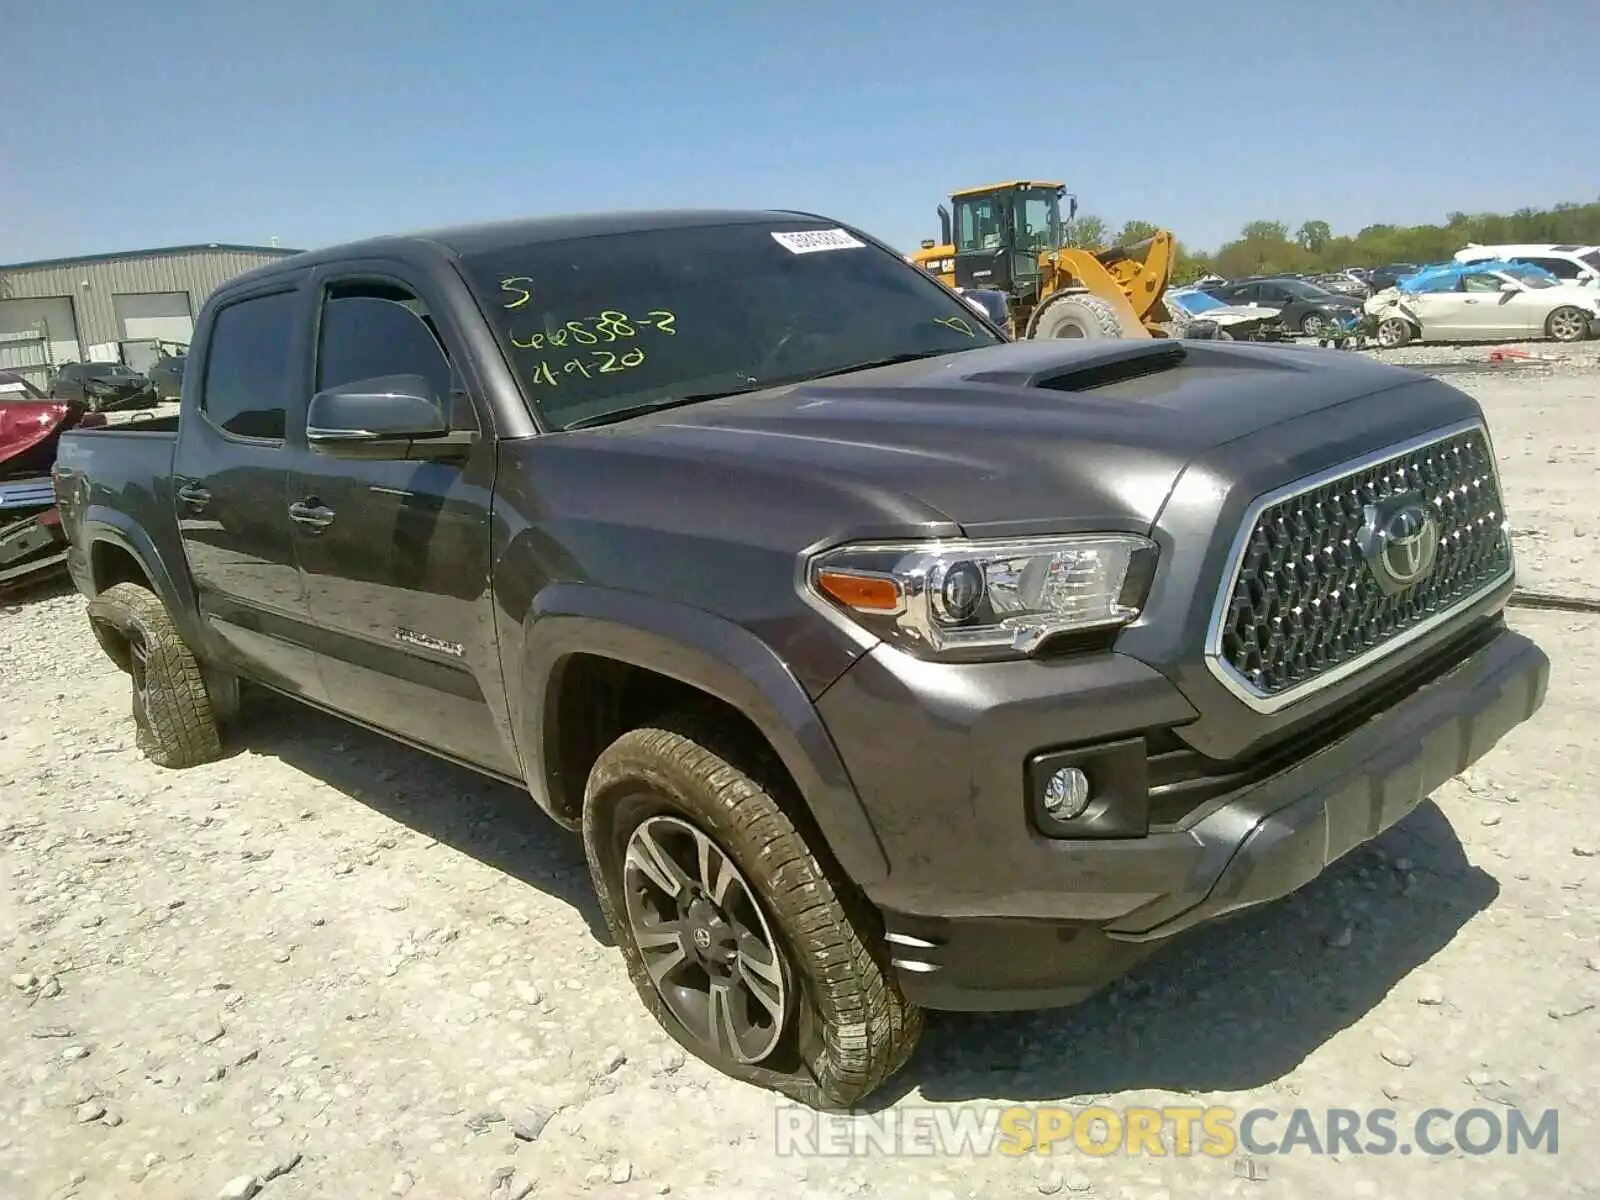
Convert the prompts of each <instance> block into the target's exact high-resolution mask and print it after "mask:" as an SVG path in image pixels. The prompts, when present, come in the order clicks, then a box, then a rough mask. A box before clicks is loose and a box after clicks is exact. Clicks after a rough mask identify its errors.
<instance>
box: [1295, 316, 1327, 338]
mask: <svg viewBox="0 0 1600 1200" xmlns="http://www.w3.org/2000/svg"><path fill="white" fill-rule="evenodd" d="M1332 328H1333V322H1331V321H1329V320H1328V319H1327V318H1326V317H1324V316H1323V315H1322V314H1321V313H1315V312H1309V313H1307V314H1306V315H1305V316H1304V317H1302V318H1301V319H1300V332H1301V333H1303V334H1305V335H1306V336H1307V337H1323V336H1325V335H1326V334H1327V333H1328V332H1329V331H1331V329H1332Z"/></svg>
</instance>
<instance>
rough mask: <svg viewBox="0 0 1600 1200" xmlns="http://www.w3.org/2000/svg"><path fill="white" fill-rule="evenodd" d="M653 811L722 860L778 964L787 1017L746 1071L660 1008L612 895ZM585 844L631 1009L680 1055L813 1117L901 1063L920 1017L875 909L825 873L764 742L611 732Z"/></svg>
mask: <svg viewBox="0 0 1600 1200" xmlns="http://www.w3.org/2000/svg"><path fill="white" fill-rule="evenodd" d="M782 801H788V802H789V806H788V808H787V809H786V807H785V804H784V803H783V802H782ZM662 813H666V814H672V815H674V816H677V817H679V818H682V819H685V820H688V821H689V822H690V823H692V824H693V825H695V826H696V827H697V828H698V829H699V830H700V831H701V832H702V833H704V834H706V835H708V836H709V837H710V838H711V840H712V841H713V842H714V843H715V844H716V846H717V848H718V849H719V850H720V851H722V852H723V853H724V854H725V855H727V857H728V858H729V859H731V860H732V862H733V864H734V865H735V866H736V867H737V868H738V869H739V871H740V872H741V873H743V875H744V876H745V878H746V879H747V880H748V881H749V883H750V885H751V887H752V889H753V891H754V893H755V895H756V897H757V902H758V903H759V904H760V905H761V907H762V910H763V913H764V915H765V917H766V919H767V922H768V925H769V926H770V927H771V930H772V932H773V934H774V936H775V939H776V940H777V942H778V943H779V946H780V949H781V956H782V957H783V958H785V959H786V960H787V962H786V966H787V971H786V978H789V979H792V980H793V983H794V986H793V988H792V989H791V992H792V994H793V995H794V997H795V1000H794V1002H792V1003H791V1005H790V1008H791V1009H792V1010H793V1011H792V1012H791V1014H790V1016H789V1017H788V1018H787V1020H786V1028H785V1030H784V1032H783V1035H782V1037H781V1039H780V1040H779V1041H778V1043H777V1045H776V1047H775V1048H774V1049H773V1050H772V1051H771V1053H769V1054H768V1055H767V1056H766V1058H764V1059H763V1060H762V1061H761V1062H759V1063H757V1064H755V1065H747V1064H744V1063H740V1062H737V1061H735V1060H732V1059H731V1058H727V1057H725V1056H724V1057H721V1058H719V1057H715V1056H713V1055H710V1054H708V1053H707V1048H706V1047H705V1046H704V1045H703V1044H702V1043H701V1042H700V1041H699V1040H698V1039H697V1038H695V1036H694V1035H693V1034H692V1033H690V1032H689V1031H688V1030H687V1029H686V1028H684V1026H683V1025H682V1024H681V1023H680V1022H679V1021H678V1019H677V1018H676V1017H675V1016H674V1015H673V1014H672V1012H671V1011H670V1010H669V1009H668V1008H667V1006H666V1004H665V1003H664V1002H663V1000H662V998H661V996H660V994H659V993H658V992H657V990H656V987H655V985H654V983H653V982H652V981H651V978H650V975H649V973H648V971H647V970H646V967H645V961H644V957H643V955H642V954H641V952H640V950H639V948H638V945H637V943H636V942H635V940H634V937H633V933H632V926H631V923H630V921H629V919H628V916H627V913H626V908H625V898H624V896H623V894H622V878H623V871H622V863H623V856H624V851H625V848H626V846H627V844H628V839H629V837H630V836H631V835H632V833H633V831H634V830H635V829H637V828H638V826H639V825H640V824H641V823H643V822H644V821H645V820H646V819H647V818H649V817H651V816H655V815H657V814H662ZM583 842H584V850H585V853H586V854H587V856H588V860H589V870H590V874H591V875H592V876H593V878H594V884H595V889H596V891H597V892H598V893H599V898H600V907H601V910H602V912H603V913H604V915H605V920H606V924H607V926H608V927H609V928H610V930H611V934H612V936H613V938H614V939H615V940H616V943H617V945H618V946H619V947H620V948H621V950H622V954H623V958H624V961H625V962H626V964H627V968H628V974H629V976H630V977H631V978H632V980H633V984H634V987H635V988H636V989H637V991H638V993H639V997H640V999H641V1000H642V1001H643V1003H644V1005H645V1007H646V1008H647V1009H649V1011H650V1012H651V1014H652V1015H653V1016H654V1017H655V1018H656V1020H657V1021H658V1022H659V1023H660V1024H661V1026H662V1027H663V1028H664V1029H665V1030H666V1031H667V1033H668V1034H670V1035H671V1036H672V1037H673V1038H674V1040H676V1041H677V1042H678V1043H679V1044H680V1045H681V1046H683V1048H684V1049H685V1050H686V1051H688V1052H689V1053H692V1054H694V1055H695V1056H696V1057H698V1058H700V1059H702V1060H703V1061H706V1062H708V1063H710V1064H711V1065H712V1066H714V1067H716V1068H717V1069H718V1070H720V1071H723V1072H724V1073H726V1074H728V1075H731V1076H733V1077H734V1078H736V1079H741V1080H743V1081H745V1082H747V1083H752V1084H755V1085H756V1086H758V1087H766V1088H770V1089H772V1090H773V1091H776V1092H779V1093H780V1094H783V1095H785V1096H788V1097H790V1098H791V1099H794V1100H797V1101H799V1102H801V1103H803V1104H807V1105H810V1106H811V1107H813V1108H823V1109H839V1108H848V1107H850V1106H852V1105H855V1104H857V1103H859V1102H860V1101H861V1100H863V1099H864V1098H865V1097H867V1096H868V1095H870V1094H871V1093H872V1092H874V1091H876V1090H877V1089H878V1088H879V1087H881V1086H882V1085H883V1084H884V1083H885V1082H887V1081H888V1080H889V1079H890V1078H891V1077H892V1076H893V1075H895V1074H896V1073H897V1072H898V1071H899V1070H900V1069H901V1068H902V1067H903V1066H904V1065H905V1064H906V1062H907V1061H908V1060H909V1059H910V1057H911V1055H912V1053H913V1051H914V1050H915V1049H916V1046H917V1042H918V1039H919V1038H920V1037H921V1033H922V1011H921V1010H920V1009H918V1008H917V1007H915V1006H914V1005H912V1004H910V1003H909V1002H908V1001H907V1000H906V999H905V997H904V996H903V995H902V994H901V993H900V990H899V987H898V985H897V984H896V982H895V980H894V976H893V973H892V968H891V967H890V966H889V963H888V953H887V943H886V942H885V941H884V938H883V930H882V924H881V922H880V920H879V918H878V916H877V913H876V912H875V911H874V910H873V909H872V908H871V906H870V905H869V904H868V903H867V902H866V901H865V899H864V898H862V897H860V896H859V894H858V893H857V892H856V891H855V890H854V889H853V888H852V887H851V885H850V884H849V883H848V881H846V880H845V879H844V877H843V875H842V873H841V872H840V871H839V869H838V868H837V866H836V865H834V864H833V862H832V859H831V857H830V856H829V855H828V854H827V853H826V850H825V848H824V847H823V844H822V840H821V837H820V835H819V834H818V833H817V832H816V830H815V829H814V827H813V826H812V825H811V823H810V821H809V820H808V819H807V817H806V815H805V813H804V810H803V809H802V808H800V807H799V804H798V798H797V797H795V796H794V789H793V786H792V784H791V783H790V782H789V780H788V776H787V774H786V773H785V772H784V770H783V767H782V765H781V764H780V763H778V762H777V761H776V759H775V758H774V756H773V754H772V752H771V751H770V749H768V748H767V747H766V746H765V744H764V743H761V742H759V741H757V740H755V739H754V738H752V737H750V736H747V735H742V734H741V733H739V732H737V731H730V730H729V728H728V727H727V725H726V723H725V722H721V721H719V720H717V718H715V717H714V716H710V717H708V716H703V715H700V714H697V713H689V712H686V713H678V714H674V715H671V716H668V717H665V718H662V719H659V720H656V721H654V722H652V724H651V725H650V726H648V727H644V728H639V729H634V730H631V731H630V732H628V733H625V734H623V735H622V736H621V737H619V738H618V739H617V740H616V741H615V742H613V743H612V744H611V745H610V746H609V747H607V748H606V749H605V750H604V751H603V752H602V753H601V755H600V757H599V759H598V760H597V761H596V762H595V764H594V767H593V769H592V770H591V771H590V774H589V781H588V785H587V787H586V789H585V794H584V811H583Z"/></svg>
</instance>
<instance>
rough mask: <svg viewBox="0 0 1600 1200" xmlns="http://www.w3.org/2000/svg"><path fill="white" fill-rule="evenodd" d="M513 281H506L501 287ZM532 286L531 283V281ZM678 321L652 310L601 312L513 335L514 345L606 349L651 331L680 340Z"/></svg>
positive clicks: (659, 311) (612, 310) (666, 313)
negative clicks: (637, 313)
mask: <svg viewBox="0 0 1600 1200" xmlns="http://www.w3.org/2000/svg"><path fill="white" fill-rule="evenodd" d="M511 282H513V281H512V280H509V279H507V280H504V281H502V283H501V285H500V286H501V287H504V286H505V285H506V284H507V283H511ZM530 282H531V281H530ZM522 303H524V301H523V300H518V301H517V302H516V303H515V304H508V305H506V307H507V308H516V307H517V305H518V304H522ZM677 323H678V318H677V316H676V314H674V313H672V312H670V311H668V310H667V309H664V308H652V309H651V310H650V311H649V312H647V313H646V314H645V315H644V316H642V317H630V316H629V315H628V314H627V313H625V312H623V311H622V310H621V309H616V308H607V309H602V310H601V311H600V313H599V315H597V316H593V317H578V318H577V319H576V320H572V321H564V322H562V323H561V324H560V325H559V326H558V327H555V328H547V329H546V330H545V331H544V332H543V333H528V334H521V335H519V334H517V333H515V332H513V333H512V334H511V344H512V345H513V346H515V347H516V348H517V349H518V350H546V349H552V348H553V349H556V350H561V349H564V348H566V347H567V346H568V345H575V346H603V345H606V344H607V343H610V342H619V341H626V340H627V339H629V338H633V337H638V336H639V331H640V329H652V330H654V331H655V332H656V333H664V334H666V335H667V336H668V337H677V336H678V328H677Z"/></svg>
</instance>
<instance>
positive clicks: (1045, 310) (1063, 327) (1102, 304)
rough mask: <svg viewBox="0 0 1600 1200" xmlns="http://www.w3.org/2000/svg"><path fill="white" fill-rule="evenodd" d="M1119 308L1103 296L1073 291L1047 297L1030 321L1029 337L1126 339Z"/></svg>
mask: <svg viewBox="0 0 1600 1200" xmlns="http://www.w3.org/2000/svg"><path fill="white" fill-rule="evenodd" d="M1127 336H1128V331H1127V330H1126V329H1124V328H1123V327H1122V321H1121V320H1120V319H1119V318H1118V316H1117V310H1116V309H1114V308H1112V307H1111V305H1110V304H1108V303H1106V301H1104V300H1102V299H1100V297H1099V296H1090V295H1087V294H1084V293H1079V292H1072V293H1069V294H1067V295H1065V296H1056V297H1053V298H1052V299H1050V300H1046V301H1045V303H1044V305H1043V306H1042V307H1041V308H1040V309H1039V311H1038V312H1036V313H1034V314H1033V320H1032V321H1030V322H1029V329H1028V337H1029V339H1030V340H1031V339H1035V338H1037V339H1044V338H1058V337H1068V338H1092V339H1105V338H1125V337H1127Z"/></svg>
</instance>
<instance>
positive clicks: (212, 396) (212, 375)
mask: <svg viewBox="0 0 1600 1200" xmlns="http://www.w3.org/2000/svg"><path fill="white" fill-rule="evenodd" d="M295 304H296V296H295V293H293V292H273V293H272V294H271V295H267V296H256V297H255V298H253V299H250V300H241V301H239V302H238V303H236V304H230V305H228V306H227V307H226V308H224V309H222V310H220V311H219V312H218V313H217V316H216V320H215V321H213V322H212V325H211V335H210V338H209V339H208V346H209V348H208V349H207V351H206V370H205V379H204V380H203V382H202V386H201V390H200V411H201V412H203V413H205V415H206V418H207V419H208V420H209V421H210V422H211V423H212V424H213V425H215V426H217V428H219V429H221V430H223V431H224V432H226V433H231V434H233V435H234V436H235V437H247V438H263V439H266V440H270V441H282V440H283V435H284V431H285V430H286V429H287V428H288V424H289V396H290V394H291V391H290V383H291V373H292V370H293V364H292V362H291V352H292V350H293V345H294V319H295Z"/></svg>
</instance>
